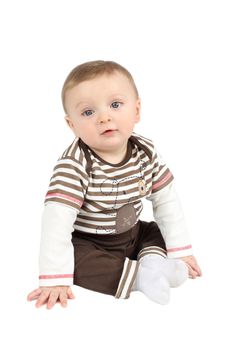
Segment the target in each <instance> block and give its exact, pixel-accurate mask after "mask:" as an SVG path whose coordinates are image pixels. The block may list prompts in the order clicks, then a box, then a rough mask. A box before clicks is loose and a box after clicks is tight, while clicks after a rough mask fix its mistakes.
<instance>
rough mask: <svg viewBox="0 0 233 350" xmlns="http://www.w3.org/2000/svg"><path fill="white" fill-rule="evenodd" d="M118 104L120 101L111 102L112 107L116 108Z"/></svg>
mask: <svg viewBox="0 0 233 350" xmlns="http://www.w3.org/2000/svg"><path fill="white" fill-rule="evenodd" d="M120 104H121V102H118V101H114V102H113V103H112V104H111V106H112V107H113V108H114V109H117V108H119V106H120Z"/></svg>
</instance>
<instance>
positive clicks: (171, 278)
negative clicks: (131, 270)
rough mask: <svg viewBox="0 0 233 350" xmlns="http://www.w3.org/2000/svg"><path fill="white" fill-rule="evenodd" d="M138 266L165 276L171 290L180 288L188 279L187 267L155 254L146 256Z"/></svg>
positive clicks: (180, 262) (182, 263) (174, 260)
mask: <svg viewBox="0 0 233 350" xmlns="http://www.w3.org/2000/svg"><path fill="white" fill-rule="evenodd" d="M140 264H141V266H143V267H145V268H148V269H151V270H153V271H156V272H157V273H160V274H161V275H163V276H165V277H166V279H167V280H168V282H169V286H170V287H172V288H174V287H178V286H180V285H181V284H182V283H184V282H185V281H186V280H187V278H188V267H187V265H186V264H185V263H184V262H183V261H182V260H179V259H167V258H163V257H162V256H160V255H155V254H154V255H146V256H144V257H143V258H142V259H141V261H140Z"/></svg>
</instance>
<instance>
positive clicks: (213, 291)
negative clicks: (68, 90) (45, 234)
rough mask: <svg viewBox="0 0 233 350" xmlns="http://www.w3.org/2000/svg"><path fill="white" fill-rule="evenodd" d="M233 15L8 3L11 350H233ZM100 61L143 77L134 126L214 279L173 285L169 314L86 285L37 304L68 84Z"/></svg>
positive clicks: (5, 100) (0, 18)
mask: <svg viewBox="0 0 233 350" xmlns="http://www.w3.org/2000/svg"><path fill="white" fill-rule="evenodd" d="M232 18H233V11H232V1H224V0H221V1H215V0H212V1H205V0H196V1H189V0H184V1H181V0H178V1H175V0H174V1H166V0H161V1H146V0H145V1H136V0H134V1H127V0H124V1H123V0H117V1H110V0H108V1H104V0H98V1H91V0H89V1H88V0H86V1H79V0H76V1H70V0H65V1H59V0H57V1H49V0H47V1H42V0H40V1H25V0H22V1H11V0H7V1H1V5H0V36H1V38H0V39H1V40H0V45H1V55H0V60H1V64H0V90H1V91H0V96H1V128H0V132H1V135H0V141H1V172H0V175H1V204H2V205H1V245H0V246H1V254H0V259H1V261H0V268H1V280H2V282H1V313H0V314H1V316H0V317H1V318H2V319H3V323H1V324H2V326H1V333H2V335H1V338H0V342H1V343H2V344H3V343H4V346H2V345H1V348H4V349H13V348H15V347H16V346H17V348H22V349H35V350H36V349H42V348H46V349H49V348H53V349H66V348H72V349H73V348H79V349H83V350H85V349H91V348H94V349H101V350H104V349H114V350H115V349H127V348H130V349H131V348H133V349H141V348H143V349H158V348H162V349H165V350H166V349H170V348H176V349H179V350H183V349H191V350H193V349H195V350H196V349H205V348H209V349H211V348H212V347H213V346H215V347H216V348H219V347H221V349H225V350H227V349H232V346H233V342H232V337H231V336H230V331H231V330H232V324H231V321H229V319H228V316H229V317H230V320H231V318H232V312H233V302H232V292H233V288H232V285H233V284H232V258H231V256H232V243H231V242H232V239H231V238H232V219H231V218H232V175H233V174H232V126H230V122H231V119H232V117H233V113H232V112H233V107H232V97H233V68H232V67H233V64H232V62H233V47H232V45H233V40H232V39H233V24H232V23H233V21H232ZM95 59H104V60H114V61H117V62H119V63H120V64H122V65H123V66H125V67H126V68H127V69H128V70H129V71H130V72H131V73H132V75H133V76H134V78H135V82H136V84H137V87H138V90H139V93H140V95H141V98H142V120H141V123H140V124H139V125H138V126H137V127H136V129H135V131H136V132H138V133H141V134H143V135H144V136H147V137H149V138H152V139H153V140H154V142H155V144H156V146H157V148H158V149H159V151H160V153H161V154H162V156H163V158H164V160H165V161H166V163H167V164H168V165H169V167H170V168H171V170H172V172H173V174H174V176H175V178H176V186H177V191H178V193H179V195H180V198H181V201H182V204H183V209H184V212H185V216H186V221H187V224H188V227H189V231H190V234H191V237H192V243H193V246H194V252H195V256H196V257H197V259H198V261H199V263H200V265H201V267H202V270H203V277H202V278H200V279H198V280H195V281H192V280H189V281H188V282H187V283H186V284H185V285H183V286H182V287H180V288H178V289H173V290H172V291H171V302H170V304H169V305H168V306H160V305H158V304H155V303H153V302H151V301H149V300H148V299H147V298H146V297H145V296H144V295H142V294H140V293H138V292H137V293H135V292H134V293H132V294H131V297H130V299H128V300H116V299H114V298H113V297H111V296H106V295H102V294H98V293H95V292H91V291H87V290H84V289H82V288H79V287H74V288H73V291H74V293H75V295H76V299H75V301H71V302H70V303H69V305H68V307H67V309H62V308H61V307H60V305H56V306H55V308H54V309H52V310H51V311H47V310H46V309H45V308H44V307H43V308H41V309H36V308H35V307H34V303H29V302H27V301H26V296H27V294H28V293H29V292H30V291H31V290H32V289H34V288H36V287H37V283H38V280H37V275H38V265H37V262H38V250H39V239H40V218H41V212H42V208H43V200H44V195H45V193H46V191H47V186H48V183H49V179H50V176H51V172H52V169H53V166H54V165H55V162H56V160H57V158H58V157H59V156H60V154H61V152H63V150H64V149H65V148H66V147H67V146H68V145H69V144H70V143H71V142H72V140H73V134H72V133H71V131H70V130H69V129H68V127H67V126H66V124H65V122H64V119H63V117H64V115H63V110H62V105H61V101H60V91H61V87H62V84H63V81H64V79H65V78H66V76H67V74H68V73H69V71H70V70H71V69H72V68H73V67H74V66H76V65H77V64H80V63H83V62H85V61H89V60H95ZM142 218H144V219H149V218H151V208H150V206H148V203H145V204H144V213H143V215H142ZM230 324H231V325H230Z"/></svg>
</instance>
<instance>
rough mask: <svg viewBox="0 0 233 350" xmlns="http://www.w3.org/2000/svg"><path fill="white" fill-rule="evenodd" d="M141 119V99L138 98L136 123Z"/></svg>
mask: <svg viewBox="0 0 233 350" xmlns="http://www.w3.org/2000/svg"><path fill="white" fill-rule="evenodd" d="M140 119H141V99H140V98H138V99H137V101H136V114H135V123H138V122H139V121H140Z"/></svg>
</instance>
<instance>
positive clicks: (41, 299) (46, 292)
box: [35, 290, 50, 307]
mask: <svg viewBox="0 0 233 350" xmlns="http://www.w3.org/2000/svg"><path fill="white" fill-rule="evenodd" d="M49 293H50V290H43V291H42V293H41V295H40V296H39V298H38V300H37V302H36V305H35V306H36V307H40V306H42V305H44V304H45V303H46V301H47V299H48V297H49Z"/></svg>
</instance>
